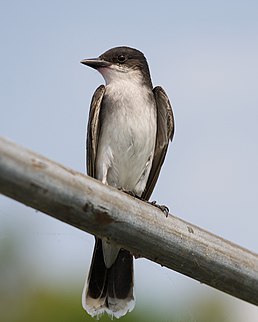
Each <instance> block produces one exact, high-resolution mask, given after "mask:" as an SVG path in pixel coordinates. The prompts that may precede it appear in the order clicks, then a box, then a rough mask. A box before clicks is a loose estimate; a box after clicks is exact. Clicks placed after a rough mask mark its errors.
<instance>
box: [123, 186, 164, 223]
mask: <svg viewBox="0 0 258 322" xmlns="http://www.w3.org/2000/svg"><path fill="white" fill-rule="evenodd" d="M119 190H121V191H123V192H124V193H127V194H128V195H130V196H132V197H134V198H137V199H139V200H141V201H145V202H147V203H148V204H150V205H152V206H154V207H156V208H158V209H160V210H161V211H162V212H163V213H164V214H165V216H166V217H168V215H169V208H168V207H167V206H165V205H159V204H157V201H155V200H154V201H148V200H145V199H143V198H142V197H139V196H137V194H135V193H134V192H133V191H128V190H126V189H123V188H119Z"/></svg>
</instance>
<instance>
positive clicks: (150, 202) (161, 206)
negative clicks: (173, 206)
mask: <svg viewBox="0 0 258 322" xmlns="http://www.w3.org/2000/svg"><path fill="white" fill-rule="evenodd" d="M147 202H148V203H149V204H150V205H152V206H154V207H157V208H158V209H160V210H161V211H162V212H163V213H164V214H165V216H166V217H168V215H169V208H168V207H167V206H165V205H159V204H157V202H156V201H155V200H154V201H147Z"/></svg>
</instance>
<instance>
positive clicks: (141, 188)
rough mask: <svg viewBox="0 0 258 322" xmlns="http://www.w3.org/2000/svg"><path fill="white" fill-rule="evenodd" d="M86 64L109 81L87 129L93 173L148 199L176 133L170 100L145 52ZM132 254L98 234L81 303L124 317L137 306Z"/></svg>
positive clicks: (117, 53)
mask: <svg viewBox="0 0 258 322" xmlns="http://www.w3.org/2000/svg"><path fill="white" fill-rule="evenodd" d="M81 63H82V64H84V65H87V66H90V67H92V68H94V69H96V70H97V71H98V72H100V73H101V75H102V76H103V77H104V79H105V82H106V85H105V86H104V85H101V86H99V87H98V88H97V89H96V91H95V93H94V95H93V98H92V101H91V105H90V113H89V120H88V128H87V172H88V175H89V176H91V177H93V178H96V179H98V180H100V181H101V182H102V183H104V184H107V185H111V186H113V187H116V188H118V189H122V190H123V191H127V192H129V193H131V194H133V195H135V196H138V197H139V198H141V199H143V200H146V201H147V200H149V198H150V196H151V193H152V191H153V189H154V186H155V184H156V181H157V179H158V176H159V173H160V169H161V166H162V164H163V162H164V159H165V155H166V152H167V148H168V144H169V139H170V140H172V138H173V133H174V118H173V112H172V108H171V105H170V102H169V99H168V97H167V95H166V93H165V91H164V90H163V89H162V88H161V87H159V86H158V87H154V88H153V86H152V82H151V77H150V71H149V67H148V63H147V60H146V58H145V57H144V54H143V53H142V52H140V51H139V50H137V49H134V48H129V47H116V48H112V49H110V50H108V51H106V52H105V53H104V54H102V55H101V56H99V57H98V58H93V59H84V60H82V61H81ZM133 285H134V282H133V256H132V255H131V254H130V252H129V251H127V250H125V249H120V247H119V246H118V245H115V244H112V243H109V242H107V241H105V240H101V239H99V238H97V237H96V240H95V248H94V253H93V258H92V263H91V267H90V272H89V276H88V280H87V281H86V284H85V287H84V290H83V295H82V304H83V307H84V309H85V310H86V311H87V312H88V313H89V314H90V315H91V316H97V317H99V316H100V315H101V314H103V313H104V312H106V313H108V314H109V315H110V316H111V317H113V316H114V317H116V318H119V317H121V316H123V315H125V314H126V313H127V312H130V311H131V310H132V309H133V308H134V304H135V298H134V291H133Z"/></svg>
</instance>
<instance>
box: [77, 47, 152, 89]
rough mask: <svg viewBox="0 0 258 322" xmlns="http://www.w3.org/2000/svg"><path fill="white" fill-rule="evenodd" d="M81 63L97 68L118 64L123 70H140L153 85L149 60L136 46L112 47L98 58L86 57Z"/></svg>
mask: <svg viewBox="0 0 258 322" xmlns="http://www.w3.org/2000/svg"><path fill="white" fill-rule="evenodd" d="M81 63H82V64H85V65H88V66H90V67H92V68H95V69H97V70H100V69H102V68H109V67H111V66H117V68H120V69H121V70H131V69H133V70H139V71H140V72H141V74H142V75H143V77H144V79H145V81H146V82H147V83H148V84H150V85H151V86H152V84H151V78H150V71H149V67H148V63H147V60H146V58H145V56H144V54H143V53H142V52H141V51H139V50H137V49H134V48H130V47H125V46H122V47H115V48H111V49H109V50H107V51H106V52H104V53H103V54H102V55H100V56H99V57H98V58H97V59H96V58H94V59H85V60H82V61H81ZM100 71H101V70H100Z"/></svg>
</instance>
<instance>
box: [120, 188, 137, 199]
mask: <svg viewBox="0 0 258 322" xmlns="http://www.w3.org/2000/svg"><path fill="white" fill-rule="evenodd" d="M118 190H121V191H123V192H124V193H127V194H128V195H130V196H132V197H135V198H140V197H139V196H137V195H136V194H135V193H134V192H133V191H129V190H126V189H124V188H118Z"/></svg>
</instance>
